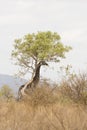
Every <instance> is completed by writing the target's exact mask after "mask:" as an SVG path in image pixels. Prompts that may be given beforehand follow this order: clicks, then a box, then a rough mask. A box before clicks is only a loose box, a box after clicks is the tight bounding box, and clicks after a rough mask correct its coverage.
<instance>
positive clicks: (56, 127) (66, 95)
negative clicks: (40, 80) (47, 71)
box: [0, 76, 87, 130]
mask: <svg viewBox="0 0 87 130" xmlns="http://www.w3.org/2000/svg"><path fill="white" fill-rule="evenodd" d="M69 81H70V80H69ZM69 81H68V83H67V82H66V83H65V82H62V84H61V85H60V86H61V87H60V86H56V85H55V87H54V88H55V89H54V88H50V86H49V85H46V84H45V85H44V86H42V87H38V88H37V89H36V90H35V91H34V92H33V93H32V94H30V96H29V97H27V98H26V97H25V98H24V99H23V100H21V101H16V100H14V99H11V100H0V130H87V105H86V87H87V86H86V85H87V84H86V83H87V82H86V78H85V79H84V78H83V76H80V77H79V78H75V79H74V80H73V82H74V84H72V87H71V81H70V83H69ZM83 81H84V82H83ZM75 83H76V84H75ZM69 85H70V86H69ZM66 86H67V87H66ZM71 88H72V91H71ZM77 88H79V89H77ZM82 88H84V89H82ZM84 90H85V92H84ZM78 94H79V95H78Z"/></svg>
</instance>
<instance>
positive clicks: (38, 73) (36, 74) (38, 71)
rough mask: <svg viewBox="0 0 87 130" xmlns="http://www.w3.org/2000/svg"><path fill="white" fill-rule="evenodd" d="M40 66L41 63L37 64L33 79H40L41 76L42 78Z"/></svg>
mask: <svg viewBox="0 0 87 130" xmlns="http://www.w3.org/2000/svg"><path fill="white" fill-rule="evenodd" d="M40 67H41V66H40V65H37V68H36V72H35V76H34V77H33V81H35V80H39V78H40Z"/></svg>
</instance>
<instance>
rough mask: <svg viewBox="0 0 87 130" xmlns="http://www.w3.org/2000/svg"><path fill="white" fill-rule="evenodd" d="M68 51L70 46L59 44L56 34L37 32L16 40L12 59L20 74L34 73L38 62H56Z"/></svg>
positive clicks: (59, 39)
mask: <svg viewBox="0 0 87 130" xmlns="http://www.w3.org/2000/svg"><path fill="white" fill-rule="evenodd" d="M70 49H71V47H70V46H64V45H63V44H62V43H61V38H60V36H59V35H58V34H57V33H56V32H50V31H47V32H38V33H36V34H35V33H32V34H27V35H25V36H24V37H23V38H21V39H16V40H15V42H14V49H13V50H12V57H13V58H15V60H16V61H15V63H16V64H17V65H19V66H21V70H22V71H21V72H24V73H26V72H29V71H31V72H34V70H35V69H36V66H37V64H38V62H39V61H41V60H45V61H54V62H58V61H59V60H60V59H61V58H65V53H66V52H68V51H69V50H70ZM24 73H23V74H24Z"/></svg>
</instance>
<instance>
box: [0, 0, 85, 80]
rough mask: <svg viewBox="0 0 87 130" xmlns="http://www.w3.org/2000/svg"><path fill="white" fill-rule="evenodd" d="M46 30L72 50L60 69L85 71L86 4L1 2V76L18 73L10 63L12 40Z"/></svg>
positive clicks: (44, 0)
mask: <svg viewBox="0 0 87 130" xmlns="http://www.w3.org/2000/svg"><path fill="white" fill-rule="evenodd" d="M48 30H49V31H52V32H57V33H58V34H59V35H60V36H61V41H62V43H63V44H64V45H69V46H72V48H73V50H72V51H70V52H69V53H68V54H67V55H66V59H64V60H63V61H61V65H67V64H71V65H72V67H73V69H74V70H76V71H80V70H81V71H84V70H85V71H86V69H87V36H86V35H87V0H3V1H2V0H0V73H1V74H9V75H14V74H15V73H17V71H18V68H17V67H16V66H15V65H13V61H12V60H11V51H12V49H13V44H14V40H15V39H17V38H22V37H23V36H24V35H26V34H28V33H33V32H34V33H36V32H38V31H48ZM52 66H53V64H52ZM56 68H57V66H56ZM55 72H56V70H53V71H52V74H53V76H54V75H56V74H55ZM49 73H50V70H49ZM46 74H47V73H46V72H44V75H46ZM55 78H56V77H55Z"/></svg>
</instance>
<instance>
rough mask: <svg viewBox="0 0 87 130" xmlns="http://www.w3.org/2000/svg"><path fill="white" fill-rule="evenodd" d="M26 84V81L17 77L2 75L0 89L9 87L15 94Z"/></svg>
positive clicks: (0, 75) (0, 76)
mask: <svg viewBox="0 0 87 130" xmlns="http://www.w3.org/2000/svg"><path fill="white" fill-rule="evenodd" d="M25 82H26V80H25V79H22V78H18V77H15V76H10V75H5V74H0V88H1V87H2V86H3V85H8V86H9V87H10V88H11V89H13V91H14V92H17V90H18V88H19V86H20V85H22V84H24V83H25Z"/></svg>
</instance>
